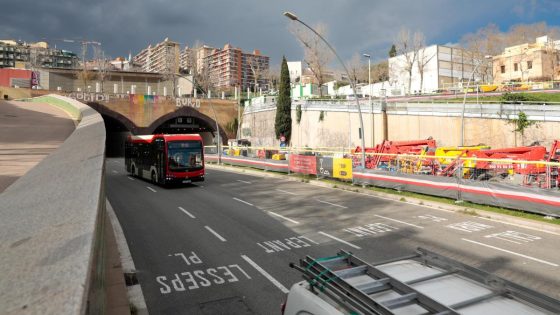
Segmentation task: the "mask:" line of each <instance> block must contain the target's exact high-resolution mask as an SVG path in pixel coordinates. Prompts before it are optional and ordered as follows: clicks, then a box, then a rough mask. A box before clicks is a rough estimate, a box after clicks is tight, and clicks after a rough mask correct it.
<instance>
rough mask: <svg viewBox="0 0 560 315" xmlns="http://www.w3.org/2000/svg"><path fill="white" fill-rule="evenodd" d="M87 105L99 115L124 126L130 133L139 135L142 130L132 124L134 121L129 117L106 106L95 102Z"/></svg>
mask: <svg viewBox="0 0 560 315" xmlns="http://www.w3.org/2000/svg"><path fill="white" fill-rule="evenodd" d="M87 105H88V106H89V107H91V108H93V109H94V110H95V111H97V112H98V113H99V114H101V116H106V117H110V118H112V119H115V120H117V121H118V122H120V123H121V124H122V125H124V126H125V127H126V128H127V129H128V131H130V132H132V133H133V134H137V132H138V131H139V130H140V129H141V128H138V127H137V126H136V124H135V123H134V122H132V120H130V119H128V117H126V116H124V115H123V114H121V113H118V112H115V111H113V110H111V109H109V108H107V107H106V106H105V105H102V104H99V103H94V102H88V103H87Z"/></svg>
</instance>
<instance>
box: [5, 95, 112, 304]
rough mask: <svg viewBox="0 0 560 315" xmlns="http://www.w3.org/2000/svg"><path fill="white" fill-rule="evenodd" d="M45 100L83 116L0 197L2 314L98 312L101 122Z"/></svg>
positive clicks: (84, 109)
mask: <svg viewBox="0 0 560 315" xmlns="http://www.w3.org/2000/svg"><path fill="white" fill-rule="evenodd" d="M50 97H52V98H55V99H56V102H57V103H61V102H64V103H65V104H67V105H71V106H70V107H72V108H74V109H75V110H77V111H78V112H79V113H80V115H79V116H80V117H81V119H80V121H79V123H78V124H77V127H76V130H75V131H74V132H73V133H72V134H71V135H70V137H68V138H67V139H66V141H65V142H64V143H63V144H62V145H61V146H60V147H59V148H58V150H56V151H55V152H53V153H52V154H51V155H49V156H48V157H46V158H45V159H44V160H43V161H42V162H41V163H39V164H38V165H37V166H36V167H34V168H33V169H31V170H30V171H29V172H28V173H27V174H26V175H25V176H23V177H21V178H20V179H18V180H17V181H16V182H15V183H14V184H12V185H11V186H10V187H8V188H7V189H6V190H5V191H4V192H3V193H2V194H1V195H0V313H2V314H85V313H91V314H99V313H102V312H103V308H104V293H103V292H102V291H103V290H102V286H103V280H99V279H102V275H103V269H102V267H101V266H102V264H103V259H102V253H103V250H102V248H103V246H104V245H103V241H102V239H101V235H103V229H104V228H105V226H104V224H103V222H104V216H105V208H104V207H105V192H104V189H103V187H104V182H103V181H104V178H103V173H104V153H105V152H104V151H105V127H104V124H103V119H102V118H101V116H100V115H99V114H98V113H97V112H95V111H94V110H93V109H91V108H90V107H88V106H86V105H84V104H82V103H79V102H77V101H74V100H71V99H68V98H65V97H62V96H50ZM46 101H47V102H48V100H46ZM67 105H65V106H67ZM32 127H33V126H30V128H32ZM100 288H101V289H100Z"/></svg>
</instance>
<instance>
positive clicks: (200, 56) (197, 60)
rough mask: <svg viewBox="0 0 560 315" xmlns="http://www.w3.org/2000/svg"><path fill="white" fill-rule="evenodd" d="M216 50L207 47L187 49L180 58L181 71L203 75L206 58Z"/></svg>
mask: <svg viewBox="0 0 560 315" xmlns="http://www.w3.org/2000/svg"><path fill="white" fill-rule="evenodd" d="M215 49H216V48H214V47H210V46H207V45H202V46H200V47H195V48H189V47H185V48H184V49H183V50H182V51H181V55H180V56H179V59H180V68H181V70H182V71H183V72H186V73H191V74H192V73H193V72H194V71H196V72H197V73H201V72H202V71H203V68H204V62H205V58H206V57H208V55H210V54H211V53H212V52H213V51H214V50H215Z"/></svg>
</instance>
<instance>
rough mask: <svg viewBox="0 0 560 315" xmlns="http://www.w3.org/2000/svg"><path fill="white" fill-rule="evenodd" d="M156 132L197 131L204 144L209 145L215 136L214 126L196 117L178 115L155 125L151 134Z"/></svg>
mask: <svg viewBox="0 0 560 315" xmlns="http://www.w3.org/2000/svg"><path fill="white" fill-rule="evenodd" d="M158 133H166V134H178V133H198V134H200V136H201V137H202V141H203V143H204V145H211V144H212V143H213V142H214V138H215V136H216V126H212V125H211V124H209V123H208V122H207V121H205V120H202V119H200V118H197V117H192V116H179V117H173V118H171V119H168V120H166V121H164V122H163V123H162V124H160V125H159V126H157V127H156V129H155V130H154V132H153V134H158Z"/></svg>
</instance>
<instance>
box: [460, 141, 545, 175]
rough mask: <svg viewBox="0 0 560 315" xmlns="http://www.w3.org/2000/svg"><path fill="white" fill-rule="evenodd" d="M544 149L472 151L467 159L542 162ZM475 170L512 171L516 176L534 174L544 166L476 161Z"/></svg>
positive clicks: (521, 148) (541, 147)
mask: <svg viewBox="0 0 560 315" xmlns="http://www.w3.org/2000/svg"><path fill="white" fill-rule="evenodd" d="M545 156H546V148H545V147H543V146H534V147H516V148H501V149H490V150H479V151H472V152H469V154H467V157H472V158H481V159H496V160H515V161H517V160H519V161H544V160H545ZM475 168H476V169H477V170H492V169H497V170H504V171H507V170H509V169H512V170H513V171H514V172H515V173H516V174H523V175H527V174H535V173H539V172H543V171H544V166H541V165H537V164H522V163H512V162H509V163H499V162H498V163H496V162H495V161H476V163H475Z"/></svg>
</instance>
